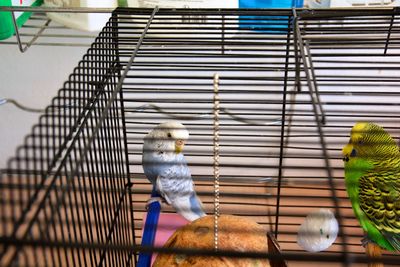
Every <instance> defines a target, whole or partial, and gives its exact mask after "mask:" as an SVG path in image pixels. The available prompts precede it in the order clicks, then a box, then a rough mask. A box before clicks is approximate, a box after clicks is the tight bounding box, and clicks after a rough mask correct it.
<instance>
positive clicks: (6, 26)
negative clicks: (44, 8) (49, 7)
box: [0, 0, 43, 40]
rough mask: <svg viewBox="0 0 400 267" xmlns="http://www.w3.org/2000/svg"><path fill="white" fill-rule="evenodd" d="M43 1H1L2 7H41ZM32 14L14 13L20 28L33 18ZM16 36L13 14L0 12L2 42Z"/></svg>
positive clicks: (0, 36)
mask: <svg viewBox="0 0 400 267" xmlns="http://www.w3.org/2000/svg"><path fill="white" fill-rule="evenodd" d="M42 3H43V0H0V6H16V7H21V6H40V5H41V4H42ZM31 14H32V12H14V15H15V18H16V21H17V25H18V28H19V27H21V26H22V25H23V24H24V23H25V22H26V21H27V20H28V19H29V17H30V16H31ZM14 34H15V30H14V24H13V21H12V16H11V12H8V11H0V40H4V39H7V38H9V37H11V36H13V35H14Z"/></svg>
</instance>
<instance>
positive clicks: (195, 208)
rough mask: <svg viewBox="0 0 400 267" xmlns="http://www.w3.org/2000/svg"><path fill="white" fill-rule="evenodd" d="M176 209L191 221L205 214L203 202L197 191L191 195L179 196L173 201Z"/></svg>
mask: <svg viewBox="0 0 400 267" xmlns="http://www.w3.org/2000/svg"><path fill="white" fill-rule="evenodd" d="M172 206H173V207H174V208H175V210H176V211H177V212H178V213H179V214H180V215H182V216H183V217H184V218H185V219H187V220H189V221H194V220H196V219H198V218H201V217H203V216H205V215H206V214H205V213H204V210H203V207H202V203H201V201H200V199H199V198H198V197H197V195H196V194H195V193H193V194H192V195H190V196H189V197H184V198H178V199H176V200H175V201H173V202H172Z"/></svg>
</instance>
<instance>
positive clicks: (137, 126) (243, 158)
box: [0, 8, 400, 266]
mask: <svg viewBox="0 0 400 267" xmlns="http://www.w3.org/2000/svg"><path fill="white" fill-rule="evenodd" d="M398 15H399V11H398V10H397V9H376V10H373V9H364V10H345V9H338V10H306V9H293V10H264V9H263V10H216V9H207V10H204V9H191V10H187V9H174V10H172V9H154V10H151V9H135V10H132V9H122V8H119V9H117V10H115V11H114V12H113V14H112V17H111V18H110V21H109V22H108V23H107V25H106V26H105V27H104V29H103V30H102V32H101V33H100V34H99V35H98V37H96V40H95V41H94V43H92V44H91V46H90V49H89V50H88V52H87V54H86V55H85V56H84V57H83V59H82V61H81V62H79V64H78V66H77V67H76V68H75V70H74V72H73V73H72V74H71V75H70V76H69V79H68V81H67V82H66V83H65V84H64V86H63V88H62V89H61V90H60V91H59V93H58V96H57V97H55V98H54V99H53V101H52V103H51V105H50V106H49V107H48V108H47V109H46V112H45V113H44V114H43V115H42V116H41V118H40V121H39V123H38V124H37V125H36V126H35V127H34V128H33V130H32V133H31V134H30V135H29V136H28V137H27V138H26V140H25V143H24V145H23V146H21V147H20V148H19V149H18V150H17V153H16V156H15V157H14V158H12V159H11V160H10V162H9V165H8V168H7V169H6V170H3V172H2V177H1V187H0V192H1V195H2V202H1V204H2V206H3V207H2V209H1V214H0V217H1V220H2V227H1V228H0V231H1V232H0V236H1V239H0V241H1V244H2V246H1V247H0V249H1V250H0V262H1V265H22V266H25V265H29V264H30V263H29V262H32V259H33V262H34V263H32V265H36V266H38V265H66V266H67V265H111V264H112V265H114V266H135V264H136V262H137V257H138V253H139V252H140V251H142V252H143V251H149V250H151V251H162V250H163V249H162V248H148V247H142V246H140V242H141V239H142V231H143V217H144V216H145V214H146V209H145V204H146V200H147V199H148V198H149V196H150V193H151V190H152V187H151V185H150V183H149V182H148V181H147V179H146V178H145V177H144V175H143V170H142V166H141V164H142V163H141V155H142V144H143V137H144V135H145V134H146V133H147V132H149V130H150V129H152V128H153V127H154V126H155V125H157V124H159V123H160V122H162V121H166V120H169V119H171V118H175V119H179V120H181V121H182V122H183V123H184V124H185V126H186V127H187V128H188V129H189V132H190V136H191V137H190V140H189V142H188V144H187V148H186V152H185V156H186V159H187V161H188V163H189V165H190V168H191V172H192V175H193V177H194V181H195V183H196V191H197V193H198V194H199V196H200V198H201V199H202V201H203V203H204V206H205V210H206V212H207V213H209V214H212V212H213V205H214V198H213V197H214V184H213V181H214V177H213V175H212V174H213V122H214V120H213V117H212V112H213V77H214V74H215V73H217V74H218V76H219V97H220V105H221V114H220V118H219V120H220V121H219V130H220V137H219V138H220V140H219V146H220V151H219V153H220V162H219V163H220V183H221V184H220V212H221V214H234V215H238V216H245V217H249V218H251V219H253V220H255V221H257V222H258V223H260V224H261V225H263V226H264V227H265V229H267V230H268V231H269V232H271V233H273V234H275V235H276V236H277V241H278V242H279V244H280V249H281V254H282V256H283V258H284V259H285V260H286V261H287V263H288V265H289V266H301V265H302V264H306V265H307V266H311V265H312V264H314V265H320V264H321V262H329V263H330V264H332V266H339V265H346V266H358V265H359V266H364V265H365V263H366V262H368V258H367V257H366V256H365V250H364V248H363V247H362V246H361V243H360V240H361V239H362V237H363V232H362V229H361V228H360V226H359V224H358V222H357V221H356V219H355V217H354V214H353V211H352V209H351V205H350V201H349V200H348V197H347V194H346V190H345V186H344V179H343V176H344V171H343V162H342V156H341V149H342V147H343V146H344V145H345V144H346V143H347V142H348V138H349V134H350V129H351V127H352V126H353V125H354V123H355V122H357V121H360V120H361V121H373V122H375V123H378V124H379V125H381V126H383V127H384V128H385V129H386V130H388V131H389V132H390V133H391V134H392V136H394V137H395V138H396V140H398V138H399V136H400V134H399V129H400V128H399V125H400V124H399V114H400V102H399V101H400V98H399V97H398V96H399V95H400V91H399V89H398V88H400V86H399V85H400V84H399V83H400V79H399V77H398V71H399V67H400V60H399V59H400V58H399V57H400V53H399V52H400V47H399V42H398V38H399V26H400V25H399V19H398ZM88 207H89V209H88V210H87V208H88ZM321 207H324V208H329V209H331V210H332V211H334V213H335V215H336V217H337V219H338V221H339V224H340V233H339V236H338V238H337V240H336V241H335V243H334V244H333V245H332V246H331V247H330V248H329V249H328V250H326V251H324V252H320V253H309V252H305V251H303V250H302V249H301V248H300V247H299V246H298V245H297V243H296V235H297V230H298V227H299V225H300V224H301V222H302V221H303V220H304V217H305V216H306V215H307V214H309V213H310V212H311V211H314V210H317V209H319V208H321ZM164 212H167V213H169V212H173V210H172V209H171V208H170V207H164ZM169 252H171V251H169ZM180 252H182V251H180ZM183 252H184V253H206V252H204V251H200V252H199V251H183ZM208 253H212V252H208ZM224 253H225V254H224ZM238 254H240V253H237V252H232V251H229V252H224V251H222V252H221V254H218V255H228V256H229V255H230V256H232V255H236V256H238ZM203 255H204V254H203ZM214 255H215V254H214ZM243 255H247V256H253V257H260V256H264V257H267V256H268V257H272V258H273V257H274V255H270V254H263V255H260V254H251V255H250V254H242V256H243ZM239 256H240V255H239ZM382 261H384V262H385V266H391V265H393V266H395V265H396V264H397V262H398V256H397V255H394V254H389V253H385V255H384V257H383V258H382ZM3 263H4V264H3Z"/></svg>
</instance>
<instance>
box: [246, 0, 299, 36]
mask: <svg viewBox="0 0 400 267" xmlns="http://www.w3.org/2000/svg"><path fill="white" fill-rule="evenodd" d="M293 7H303V0H239V8H268V9H273V8H279V9H282V8H293ZM288 23H289V22H288V16H270V15H269V16H240V17H239V27H240V28H242V29H249V30H257V31H265V32H268V33H280V34H281V33H286V32H287V29H288Z"/></svg>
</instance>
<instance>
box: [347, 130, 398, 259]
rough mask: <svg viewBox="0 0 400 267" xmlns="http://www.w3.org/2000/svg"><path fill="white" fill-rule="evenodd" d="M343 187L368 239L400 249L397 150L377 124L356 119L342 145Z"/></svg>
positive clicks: (393, 248) (395, 249)
mask: <svg viewBox="0 0 400 267" xmlns="http://www.w3.org/2000/svg"><path fill="white" fill-rule="evenodd" d="M342 152H343V156H344V158H343V160H344V166H345V168H344V169H345V182H346V189H347V193H348V195H349V198H350V200H351V204H352V206H353V210H354V213H355V215H356V217H357V219H358V221H359V223H360V225H361V226H362V228H363V229H364V231H365V232H366V233H367V239H369V240H370V241H372V242H374V243H376V244H378V245H379V246H380V247H381V248H383V249H386V250H389V251H400V152H399V147H398V146H397V144H396V142H395V141H394V140H393V138H392V137H391V136H390V135H389V134H388V133H387V132H386V131H385V130H384V129H383V128H382V127H380V126H378V125H376V124H373V123H368V122H358V123H356V124H355V125H354V127H353V128H352V130H351V134H350V141H349V143H348V144H347V145H346V146H345V147H344V148H343V151H342Z"/></svg>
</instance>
